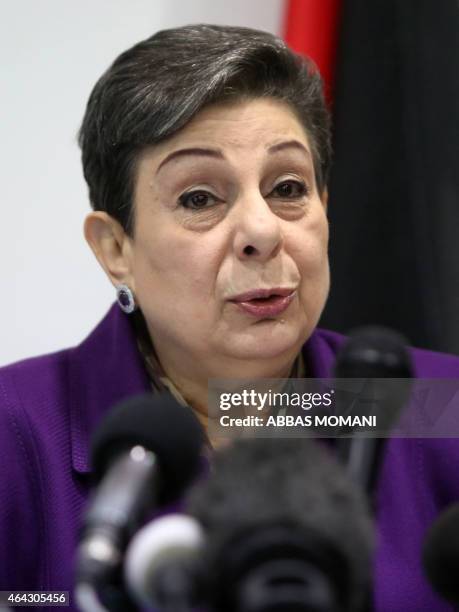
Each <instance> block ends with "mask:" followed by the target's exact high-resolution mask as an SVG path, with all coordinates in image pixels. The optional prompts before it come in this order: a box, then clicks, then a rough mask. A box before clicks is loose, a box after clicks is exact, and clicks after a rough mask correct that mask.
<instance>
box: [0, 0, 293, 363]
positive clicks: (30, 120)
mask: <svg viewBox="0 0 459 612" xmlns="http://www.w3.org/2000/svg"><path fill="white" fill-rule="evenodd" d="M283 4H284V2H283V0H226V1H225V0H188V1H187V0H129V1H128V0H79V1H78V2H62V0H42V1H40V2H34V0H17V1H16V2H11V1H10V2H4V3H2V18H1V21H0V58H1V59H0V64H1V68H0V73H1V86H0V88H1V94H0V108H1V122H0V179H1V183H0V184H1V188H0V194H1V214H0V266H1V277H0V278H1V288H2V289H1V294H0V304H1V305H0V313H1V316H0V365H4V364H6V363H9V362H12V361H16V360H18V359H22V358H24V357H29V356H33V355H37V354H40V353H45V352H50V351H54V350H57V349H60V348H64V347H67V346H72V345H74V344H77V343H79V342H80V341H81V340H82V339H83V338H84V337H85V336H86V335H87V334H88V333H89V332H90V330H91V329H92V328H93V327H94V326H95V325H96V323H97V322H98V321H99V320H100V319H101V318H102V316H103V315H104V313H105V311H106V310H107V308H108V306H109V305H110V304H111V302H112V301H113V299H114V291H113V288H112V286H111V285H110V283H109V282H108V280H107V279H106V277H105V276H104V274H103V272H102V270H101V269H100V268H99V266H98V264H97V262H96V260H95V259H94V257H93V255H92V253H91V252H90V250H89V247H88V246H87V245H86V242H85V241H84V237H83V233H82V225H83V219H84V217H85V214H86V213H87V212H88V210H89V204H88V198H87V192H86V185H85V183H84V180H83V177H82V172H81V166H80V157H79V149H78V147H77V144H76V133H77V130H78V127H79V124H80V122H81V119H82V116H83V113H84V109H85V105H86V100H87V98H88V96H89V93H90V90H91V89H92V86H93V85H94V83H95V82H96V80H97V79H98V77H99V76H100V75H101V74H102V72H103V71H104V70H105V69H106V68H107V67H108V65H109V64H110V63H111V62H112V61H113V60H114V59H115V57H116V56H117V55H118V54H119V53H120V52H121V51H123V50H125V49H127V48H128V47H129V46H131V45H132V44H134V43H135V42H137V41H139V40H141V39H143V38H146V37H147V36H149V35H151V34H152V33H154V32H155V31H156V30H158V29H161V28H167V27H175V26H179V25H184V24H187V23H197V22H207V23H220V24H231V25H246V26H249V27H255V28H259V29H264V30H268V31H271V32H274V33H276V34H279V33H280V30H281V20H282V13H283Z"/></svg>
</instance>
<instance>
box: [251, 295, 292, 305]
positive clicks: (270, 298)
mask: <svg viewBox="0 0 459 612" xmlns="http://www.w3.org/2000/svg"><path fill="white" fill-rule="evenodd" d="M283 297H284V296H282V295H279V294H278V293H272V294H271V295H267V296H266V297H257V298H253V299H251V300H247V301H248V302H251V303H252V304H273V303H275V302H276V300H278V299H279V298H283Z"/></svg>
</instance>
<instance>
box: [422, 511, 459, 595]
mask: <svg viewBox="0 0 459 612" xmlns="http://www.w3.org/2000/svg"><path fill="white" fill-rule="evenodd" d="M422 561H423V566H424V571H425V573H426V575H427V578H428V579H429V582H430V584H431V585H432V587H433V588H434V589H435V591H437V593H438V594H439V595H441V596H442V597H444V599H446V600H448V601H450V602H452V603H455V604H459V580H458V576H459V504H458V503H456V504H453V505H452V506H450V507H449V508H448V509H447V510H446V511H445V512H443V513H442V514H441V515H440V516H439V518H438V519H437V520H436V521H435V522H434V523H433V525H432V526H431V528H430V529H429V531H428V533H427V537H426V539H425V541H424V546H423V554H422Z"/></svg>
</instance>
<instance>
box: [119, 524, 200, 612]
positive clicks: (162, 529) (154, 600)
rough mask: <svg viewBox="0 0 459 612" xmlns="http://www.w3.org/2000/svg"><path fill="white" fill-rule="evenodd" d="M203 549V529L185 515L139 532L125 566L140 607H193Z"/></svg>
mask: <svg viewBox="0 0 459 612" xmlns="http://www.w3.org/2000/svg"><path fill="white" fill-rule="evenodd" d="M203 546H204V532H203V529H202V527H201V525H200V524H199V523H198V521H197V520H196V519H194V518H192V517H191V516H188V515H186V514H169V515H167V516H163V517H160V518H158V519H156V520H154V521H152V522H151V523H149V524H148V525H146V526H145V527H143V528H142V529H140V530H139V531H138V532H137V533H136V535H135V536H134V537H133V538H132V540H131V542H130V544H129V547H128V549H127V552H126V558H125V563H124V575H125V577H126V584H127V586H128V587H129V589H130V591H131V593H132V594H133V596H134V598H135V599H136V600H137V601H138V603H139V605H140V606H146V607H148V606H151V605H153V606H154V607H155V608H156V609H158V610H162V611H163V612H167V611H168V610H170V611H171V612H181V611H182V610H183V611H185V610H189V609H191V608H192V607H194V606H195V604H196V603H197V600H198V597H199V582H200V574H199V571H198V568H199V567H200V557H201V555H202V549H203Z"/></svg>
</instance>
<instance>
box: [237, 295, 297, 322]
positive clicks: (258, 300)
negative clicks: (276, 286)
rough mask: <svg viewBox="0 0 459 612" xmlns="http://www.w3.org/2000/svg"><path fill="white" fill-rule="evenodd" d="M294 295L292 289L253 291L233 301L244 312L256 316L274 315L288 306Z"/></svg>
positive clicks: (280, 312)
mask: <svg viewBox="0 0 459 612" xmlns="http://www.w3.org/2000/svg"><path fill="white" fill-rule="evenodd" d="M260 293H261V295H260ZM295 295H296V291H295V290H294V289H293V290H284V289H280V290H279V292H276V291H272V292H271V291H269V290H267V291H254V292H251V293H246V294H244V295H241V296H239V297H238V298H237V299H236V300H234V301H233V303H234V304H235V305H236V306H237V307H238V308H239V309H240V310H242V311H243V312H244V313H246V314H249V315H252V316H254V317H257V318H260V317H262V318H265V317H276V316H277V315H280V314H282V313H283V312H284V311H285V310H286V309H287V308H288V307H289V305H290V303H291V302H292V300H293V299H294V297H295Z"/></svg>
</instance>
